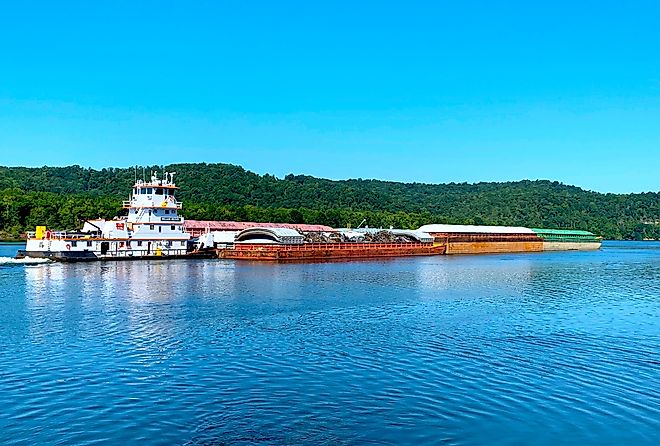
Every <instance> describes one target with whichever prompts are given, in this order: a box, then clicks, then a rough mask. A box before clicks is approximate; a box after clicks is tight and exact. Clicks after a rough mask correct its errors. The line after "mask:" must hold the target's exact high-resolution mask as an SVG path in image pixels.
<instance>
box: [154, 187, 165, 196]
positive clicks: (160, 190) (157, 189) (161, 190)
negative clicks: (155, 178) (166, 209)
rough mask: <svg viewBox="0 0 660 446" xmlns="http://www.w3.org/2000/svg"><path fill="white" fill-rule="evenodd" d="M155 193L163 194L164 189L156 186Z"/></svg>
mask: <svg viewBox="0 0 660 446" xmlns="http://www.w3.org/2000/svg"><path fill="white" fill-rule="evenodd" d="M154 194H156V195H163V189H161V188H156V190H155V192H154Z"/></svg>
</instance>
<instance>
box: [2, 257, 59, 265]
mask: <svg viewBox="0 0 660 446" xmlns="http://www.w3.org/2000/svg"><path fill="white" fill-rule="evenodd" d="M51 262H52V260H50V259H35V258H32V257H25V258H23V259H15V258H13V257H0V266H5V265H40V264H44V263H51Z"/></svg>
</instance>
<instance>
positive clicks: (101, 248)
mask: <svg viewBox="0 0 660 446" xmlns="http://www.w3.org/2000/svg"><path fill="white" fill-rule="evenodd" d="M177 190H178V187H177V186H176V184H175V183H174V173H169V172H165V174H164V177H163V178H162V179H159V178H158V175H157V174H156V173H153V174H152V176H151V179H150V181H143V180H137V181H136V182H135V184H134V185H133V190H132V192H131V195H130V197H129V198H130V199H129V200H128V201H124V202H123V207H124V209H127V210H128V216H126V217H120V218H115V219H113V220H90V221H86V222H85V224H84V226H83V228H82V229H81V230H79V231H50V230H47V229H46V228H45V227H37V230H36V231H35V232H28V234H27V236H28V239H27V244H26V247H25V250H24V251H22V252H19V255H22V256H25V257H48V258H53V259H55V260H97V259H117V260H119V259H120V258H127V259H128V258H145V257H147V258H148V257H162V256H182V255H186V254H187V253H189V251H190V250H191V248H192V247H191V243H190V234H189V233H187V232H185V230H184V226H183V225H184V219H183V217H181V216H180V215H179V213H178V211H179V210H180V209H181V202H179V201H177V200H176V198H175V194H176V191H177Z"/></svg>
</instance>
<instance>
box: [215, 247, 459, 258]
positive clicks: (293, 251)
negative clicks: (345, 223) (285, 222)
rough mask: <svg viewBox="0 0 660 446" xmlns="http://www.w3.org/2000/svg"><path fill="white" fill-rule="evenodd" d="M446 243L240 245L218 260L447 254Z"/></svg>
mask: <svg viewBox="0 0 660 446" xmlns="http://www.w3.org/2000/svg"><path fill="white" fill-rule="evenodd" d="M446 250H447V247H446V245H444V244H433V243H305V244H298V245H275V244H256V243H255V244H253V243H242V244H236V245H234V246H233V247H230V248H219V249H216V254H217V257H218V258H221V259H238V260H260V261H264V260H265V261H276V262H277V261H306V260H335V259H338V260H339V259H342V260H345V259H373V258H379V257H408V256H434V255H443V254H445V252H446Z"/></svg>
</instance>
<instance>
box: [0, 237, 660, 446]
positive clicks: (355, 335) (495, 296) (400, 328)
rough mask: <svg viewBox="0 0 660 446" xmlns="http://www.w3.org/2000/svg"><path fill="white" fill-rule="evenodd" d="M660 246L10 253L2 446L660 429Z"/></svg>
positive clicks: (599, 437) (0, 319) (530, 439)
mask: <svg viewBox="0 0 660 446" xmlns="http://www.w3.org/2000/svg"><path fill="white" fill-rule="evenodd" d="M659 261H660V256H659V255H658V250H654V249H637V248H635V247H633V248H631V249H625V248H621V247H620V246H618V245H617V247H616V249H613V250H611V251H608V250H607V249H606V250H604V251H602V252H597V253H566V254H561V253H560V254H555V253H553V255H549V254H539V255H535V256H524V255H521V256H511V255H507V256H480V257H455V258H436V259H405V260H395V261H388V262H350V263H333V264H310V265H305V264H302V265H249V264H240V263H232V262H213V261H190V262H187V261H186V262H172V263H167V262H132V263H122V264H106V265H103V268H99V267H98V265H38V266H22V267H11V268H0V280H1V281H2V283H1V285H2V290H3V294H2V296H0V442H2V443H22V444H24V443H28V442H29V443H63V444H70V443H76V444H93V443H121V442H127V443H135V442H144V443H153V444H246V445H247V444H273V445H282V444H332V445H336V444H346V445H348V444H455V445H470V444H497V443H501V444H512V443H518V444H529V443H534V444H541V443H545V444H557V443H562V444H566V443H573V444H603V443H618V444H654V443H655V439H656V438H658V436H659V435H660V425H659V424H658V420H660V413H659V412H660V398H659V397H658V395H659V394H660V392H658V390H659V389H658V383H659V382H660V379H659V378H660V367H659V361H658V345H660V343H659V341H660V335H659V332H658V326H660V311H659V310H660V308H659V305H660V304H659V302H658V299H657V296H658V293H659V291H660V273H657V271H658V269H657V266H658V262H659Z"/></svg>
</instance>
